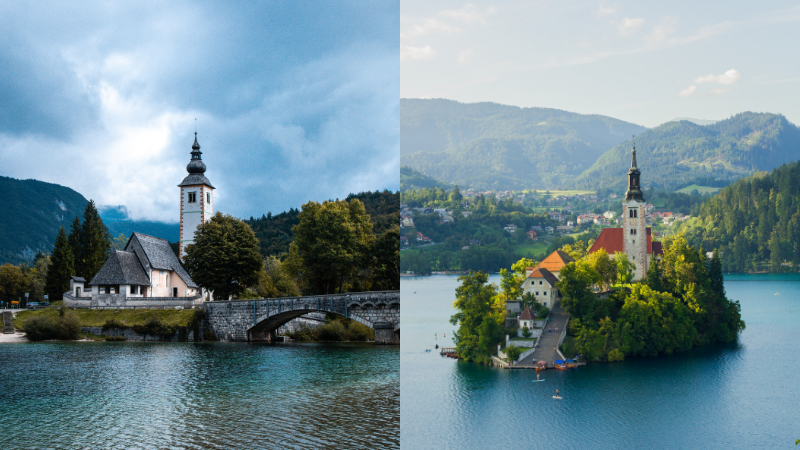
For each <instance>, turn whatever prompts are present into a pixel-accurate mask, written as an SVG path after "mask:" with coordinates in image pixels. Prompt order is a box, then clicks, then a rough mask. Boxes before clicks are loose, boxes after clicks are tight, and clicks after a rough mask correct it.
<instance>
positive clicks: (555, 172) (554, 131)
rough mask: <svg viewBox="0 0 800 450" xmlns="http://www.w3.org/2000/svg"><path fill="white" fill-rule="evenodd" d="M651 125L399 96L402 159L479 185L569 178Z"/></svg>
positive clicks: (516, 185) (546, 183) (532, 184)
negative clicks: (644, 125)
mask: <svg viewBox="0 0 800 450" xmlns="http://www.w3.org/2000/svg"><path fill="white" fill-rule="evenodd" d="M645 130H646V128H644V127H642V126H639V125H635V124H631V123H627V122H623V121H621V120H617V119H613V118H611V117H606V116H600V115H583V114H576V113H571V112H567V111H561V110H557V109H551V108H519V107H516V106H506V105H500V104H496V103H472V104H466V103H459V102H455V101H452V100H444V99H430V100H422V99H401V100H400V153H401V162H402V164H403V165H404V166H409V167H412V168H414V169H415V170H418V171H420V172H422V173H423V174H425V175H428V176H431V177H434V178H436V179H438V180H442V181H445V182H447V183H451V184H459V185H462V186H470V187H474V188H478V189H501V190H506V189H527V188H554V187H557V186H561V185H565V184H567V183H571V182H572V181H573V180H574V178H575V177H576V176H578V175H580V174H581V173H582V172H583V171H584V170H585V169H587V168H589V167H590V166H591V165H592V164H593V163H594V162H595V160H596V159H597V158H598V157H599V156H600V155H602V154H603V153H604V152H605V151H607V150H608V149H609V148H611V147H613V146H615V145H617V144H618V143H619V142H621V141H622V140H624V139H627V138H628V137H630V136H631V135H632V134H637V133H641V132H643V131H645Z"/></svg>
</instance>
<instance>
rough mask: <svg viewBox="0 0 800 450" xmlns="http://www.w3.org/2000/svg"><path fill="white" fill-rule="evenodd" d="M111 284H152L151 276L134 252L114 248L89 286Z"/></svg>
mask: <svg viewBox="0 0 800 450" xmlns="http://www.w3.org/2000/svg"><path fill="white" fill-rule="evenodd" d="M109 284H130V285H134V286H150V278H149V277H148V276H147V274H146V273H145V272H144V267H143V266H142V263H141V262H140V261H139V257H137V256H136V253H134V252H126V251H122V250H114V253H112V254H111V256H110V257H109V258H108V259H107V260H106V262H105V263H104V264H103V267H101V268H100V271H99V272H97V275H95V276H94V278H92V281H91V282H90V283H89V286H97V285H109Z"/></svg>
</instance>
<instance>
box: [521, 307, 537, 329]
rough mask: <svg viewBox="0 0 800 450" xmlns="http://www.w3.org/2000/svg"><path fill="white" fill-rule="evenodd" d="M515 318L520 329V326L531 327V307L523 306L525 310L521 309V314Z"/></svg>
mask: <svg viewBox="0 0 800 450" xmlns="http://www.w3.org/2000/svg"><path fill="white" fill-rule="evenodd" d="M517 320H518V321H519V325H518V328H519V329H520V330H521V329H522V327H528V329H531V328H533V314H531V309H530V308H529V307H527V306H526V307H525V310H524V311H522V314H520V315H519V317H518V318H517Z"/></svg>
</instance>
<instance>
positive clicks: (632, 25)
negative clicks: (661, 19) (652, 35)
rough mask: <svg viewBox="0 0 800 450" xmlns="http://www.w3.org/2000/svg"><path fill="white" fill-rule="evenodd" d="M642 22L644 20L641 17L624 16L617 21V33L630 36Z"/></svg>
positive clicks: (642, 24) (643, 22) (637, 29)
mask: <svg viewBox="0 0 800 450" xmlns="http://www.w3.org/2000/svg"><path fill="white" fill-rule="evenodd" d="M644 24H645V20H644V19H642V18H641V17H634V18H630V17H625V18H623V19H622V21H621V22H619V23H617V33H618V34H619V35H620V36H630V35H632V34H634V33H636V32H637V31H639V29H640V28H642V26H644Z"/></svg>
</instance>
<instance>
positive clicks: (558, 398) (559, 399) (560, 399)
mask: <svg viewBox="0 0 800 450" xmlns="http://www.w3.org/2000/svg"><path fill="white" fill-rule="evenodd" d="M553 398H556V399H559V400H561V399H562V398H563V397H556V396H555V395H554V396H553Z"/></svg>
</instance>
